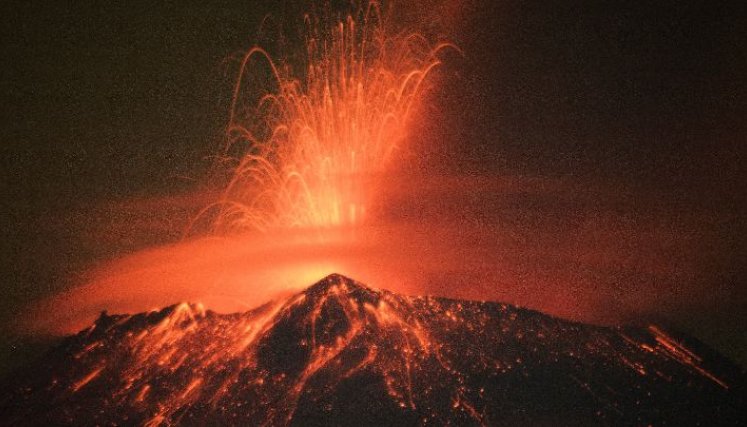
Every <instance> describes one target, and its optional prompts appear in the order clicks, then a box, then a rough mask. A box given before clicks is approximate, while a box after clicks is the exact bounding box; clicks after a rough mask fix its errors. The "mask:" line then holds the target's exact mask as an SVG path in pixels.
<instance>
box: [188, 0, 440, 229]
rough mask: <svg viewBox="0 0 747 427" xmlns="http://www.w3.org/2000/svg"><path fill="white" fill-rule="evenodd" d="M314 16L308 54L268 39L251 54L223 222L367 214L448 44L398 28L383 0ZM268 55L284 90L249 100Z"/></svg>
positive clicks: (309, 220) (278, 223) (237, 113)
mask: <svg viewBox="0 0 747 427" xmlns="http://www.w3.org/2000/svg"><path fill="white" fill-rule="evenodd" d="M312 19H313V18H307V25H308V26H309V28H308V30H307V34H306V36H305V39H306V40H305V41H306V46H305V47H306V56H305V59H304V62H303V64H301V65H299V64H294V65H295V66H294V65H292V64H290V61H288V60H282V59H281V60H274V59H273V58H272V57H271V56H270V55H269V54H268V53H267V51H266V50H264V49H263V48H260V47H256V48H253V49H251V50H250V51H249V52H248V53H247V54H246V55H245V56H244V58H243V61H242V63H241V69H240V73H241V74H240V78H239V79H238V81H237V83H236V87H235V89H234V93H233V102H232V110H231V117H230V122H229V128H228V144H227V147H226V150H225V153H224V157H223V158H222V160H223V161H224V162H226V163H227V164H230V165H231V167H232V174H233V177H232V178H231V179H230V182H229V183H228V185H227V188H226V189H225V192H224V194H223V197H222V198H221V200H220V201H219V202H217V203H216V204H215V205H212V206H210V207H208V208H207V209H206V210H205V212H203V214H207V213H208V212H213V211H214V210H215V209H217V210H218V213H217V218H216V220H215V227H216V228H217V229H218V230H222V231H226V230H237V229H239V230H241V229H252V230H262V231H265V230H268V229H273V228H278V227H280V228H285V227H329V226H337V225H350V224H359V223H361V222H362V221H363V220H364V218H365V217H366V216H367V215H368V214H369V212H370V210H371V206H372V204H374V203H375V202H376V199H377V198H378V196H379V195H380V194H379V193H380V192H381V191H382V188H381V183H380V182H379V180H378V179H377V178H378V177H380V176H381V175H382V174H385V173H386V172H387V170H388V169H389V168H390V167H391V166H392V163H393V161H394V159H395V158H396V157H397V156H398V155H399V154H400V153H401V152H402V149H403V148H404V145H406V143H407V133H408V122H409V121H410V119H411V118H412V115H413V111H414V110H416V108H417V105H418V102H419V101H420V99H421V95H422V93H423V83H424V81H425V79H426V78H427V76H428V75H429V73H430V72H431V71H432V70H433V69H434V67H436V66H437V65H439V63H440V62H439V60H438V59H437V56H436V55H437V54H438V52H439V51H440V50H441V49H443V48H444V47H446V46H447V44H439V45H435V46H434V45H432V44H431V43H429V42H428V41H427V40H426V39H425V38H424V37H422V36H420V35H418V34H390V31H389V30H388V28H387V27H386V25H385V23H384V22H383V18H382V13H381V11H380V9H379V7H378V4H377V3H375V2H371V3H369V4H368V5H367V6H365V7H361V8H360V9H359V10H358V12H357V13H356V14H355V16H352V15H350V16H348V17H347V18H346V19H345V20H344V21H341V22H338V23H336V24H335V25H333V26H332V27H331V28H324V26H323V25H318V24H312V23H311V20H312ZM320 27H321V28H320ZM262 61H264V62H266V64H268V65H269V69H270V73H271V76H272V81H273V86H274V90H271V91H268V92H267V93H266V94H264V95H263V96H260V98H259V102H258V103H257V104H256V106H255V107H253V108H248V107H247V105H246V102H245V100H246V97H247V94H246V93H245V92H246V91H245V88H244V81H245V79H246V78H247V74H249V73H252V72H254V71H255V70H257V69H259V67H258V66H257V65H258V63H259V62H262ZM237 151H238V152H239V155H238V156H232V155H231V153H234V152H237Z"/></svg>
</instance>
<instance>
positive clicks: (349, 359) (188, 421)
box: [0, 274, 744, 426]
mask: <svg viewBox="0 0 747 427" xmlns="http://www.w3.org/2000/svg"><path fill="white" fill-rule="evenodd" d="M2 393H3V394H1V395H0V414H2V416H0V424H8V425H72V424H75V425H149V426H155V425H171V424H175V423H176V424H184V425H216V424H217V425H376V426H381V425H426V424H427V425H449V424H450V425H527V424H531V425H538V424H540V425H544V424H549V425H559V424H560V425H579V424H581V425H584V424H593V425H599V424H625V425H641V424H643V425H645V424H663V423H667V424H668V423H671V424H673V425H681V424H697V423H701V424H707V425H714V424H724V425H731V424H737V423H738V422H739V420H740V419H739V418H738V414H739V413H740V410H739V408H740V407H741V406H743V404H744V398H743V374H742V373H741V372H740V371H739V369H738V368H736V367H735V366H734V365H732V364H730V363H729V362H728V361H726V360H725V359H723V358H721V357H720V356H718V355H717V354H715V353H714V352H712V351H710V350H709V349H708V348H706V347H705V346H703V345H702V344H700V343H698V342H697V341H695V340H693V339H691V338H686V337H682V336H674V335H673V334H672V333H671V332H668V331H665V330H664V329H663V328H661V327H657V326H654V325H652V326H649V327H645V328H632V327H631V328H628V327H625V328H623V327H616V328H611V327H598V326H591V325H584V324H580V323H574V322H569V321H565V320H560V319H557V318H553V317H551V316H547V315H544V314H542V313H539V312H536V311H531V310H526V309H522V308H517V307H514V306H510V305H505V304H499V303H492V302H473V301H459V300H451V299H444V298H433V297H409V296H403V295H398V294H394V293H391V292H388V291H383V290H375V289H372V288H369V287H366V286H364V285H362V284H360V283H358V282H356V281H354V280H351V279H349V278H346V277H344V276H341V275H336V274H335V275H330V276H328V277H326V278H324V279H323V280H321V281H319V282H318V283H316V284H315V285H313V286H311V287H309V288H308V289H306V290H305V291H303V292H301V293H299V294H297V295H295V296H292V297H290V298H288V299H285V300H282V301H276V302H272V303H269V304H266V305H264V306H262V307H260V308H257V309H255V310H252V311H249V312H246V313H236V314H217V313H214V312H212V311H209V310H205V309H204V308H203V307H202V306H201V305H199V304H186V303H182V304H178V305H173V306H170V307H167V308H164V309H162V310H160V311H151V312H147V313H140V314H135V315H108V314H106V313H102V315H101V316H100V317H99V319H98V320H96V322H95V323H94V324H93V325H92V326H91V327H89V328H88V329H85V330H83V331H81V332H80V333H78V334H77V335H74V336H71V337H69V338H67V339H66V340H65V341H64V342H63V343H62V344H60V345H59V346H58V347H56V348H54V349H52V350H51V351H50V352H49V353H48V354H46V356H44V357H43V358H42V359H41V360H40V361H39V362H37V363H35V364H33V365H32V366H29V367H27V369H26V370H23V371H20V372H17V373H16V375H15V376H13V377H11V378H10V379H9V384H8V385H7V386H6V387H5V388H4V389H3V392H2Z"/></svg>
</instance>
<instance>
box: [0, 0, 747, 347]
mask: <svg viewBox="0 0 747 427" xmlns="http://www.w3.org/2000/svg"><path fill="white" fill-rule="evenodd" d="M193 3H195V4H199V3H198V2H193ZM276 3H277V2H273V1H266V2H250V1H246V2H241V1H233V2H216V3H215V4H214V5H212V6H203V5H200V6H196V5H186V3H185V2H169V1H164V2H142V4H139V5H132V4H129V5H125V4H124V3H122V4H112V3H109V2H72V1H71V2H55V3H52V2H41V1H37V2H34V1H32V2H3V5H2V6H0V16H2V17H3V18H2V21H1V22H0V49H1V50H0V52H1V54H2V56H0V57H1V58H2V65H0V99H1V102H2V111H3V114H2V115H1V116H0V144H1V145H0V194H1V195H2V209H1V210H0V214H1V215H2V216H1V217H0V224H1V225H2V232H1V234H0V250H1V251H2V252H1V254H2V260H1V261H0V267H2V268H1V269H0V272H1V273H0V274H1V277H0V285H1V286H2V299H3V302H2V303H1V304H0V308H2V310H3V312H5V313H6V314H5V316H14V315H15V314H14V313H15V311H17V310H18V309H19V307H21V306H22V304H24V303H26V302H28V301H30V300H32V299H34V298H37V297H38V296H39V295H45V294H48V293H50V292H52V291H53V290H55V289H59V288H61V287H64V286H65V283H67V282H68V281H69V277H68V276H69V275H70V274H72V273H75V272H76V271H78V270H79V269H80V268H82V266H83V265H86V263H87V262H90V259H89V258H95V257H102V256H104V257H105V256H106V254H104V255H101V253H100V252H102V251H103V252H105V253H107V251H108V250H107V249H98V252H97V251H93V252H95V254H91V253H88V252H86V251H85V250H83V249H81V248H79V247H78V246H76V243H75V242H76V238H77V237H76V236H79V235H80V234H85V232H86V230H87V226H88V225H89V224H90V223H91V222H92V221H94V219H92V218H89V217H87V216H86V215H85V212H86V209H87V208H86V206H96V205H100V204H102V203H106V202H112V201H117V200H128V199H131V198H135V197H146V196H173V195H177V194H182V193H184V192H188V191H189V190H191V189H194V188H195V187H196V186H197V185H199V184H198V183H199V182H200V180H201V179H202V178H204V173H205V171H206V168H207V166H208V165H209V162H206V161H205V156H207V155H209V154H210V153H212V152H214V151H215V148H216V147H217V146H218V144H219V142H220V135H221V130H222V127H223V126H224V125H225V120H226V117H227V106H228V96H229V90H230V87H231V83H232V81H233V79H234V74H232V73H234V72H235V69H234V68H232V64H235V61H233V62H232V59H233V58H235V55H237V54H240V53H241V52H242V51H244V50H245V49H247V48H248V47H251V46H252V45H253V44H254V43H255V41H256V34H257V28H258V26H259V23H260V21H261V19H262V18H263V17H264V16H265V15H266V14H267V13H278V11H276V10H273V7H274V5H275V4H276ZM432 3H433V2H432ZM435 3H439V2H435ZM644 3H645V4H644ZM737 3H738V2H733V4H730V3H727V2H723V3H721V2H713V1H705V0H703V1H691V0H685V1H657V2H607V1H593V2H583V1H562V2H525V1H510V0H507V1H487V0H485V1H483V0H480V1H473V2H467V3H465V4H463V5H458V6H457V7H456V8H453V10H458V11H459V13H458V14H455V15H454V16H447V17H444V16H437V14H435V13H434V16H430V17H428V18H426V19H425V20H427V21H429V22H431V23H433V22H436V21H439V22H440V23H445V24H447V25H446V26H445V27H444V28H445V30H444V33H445V35H447V36H448V37H449V38H451V39H452V40H454V41H455V42H456V43H457V44H458V45H459V46H460V48H462V49H463V51H464V53H465V56H464V58H463V59H460V58H452V59H451V61H450V62H449V64H448V67H447V71H446V73H445V76H446V77H445V78H443V79H442V81H441V82H440V83H439V85H440V86H439V90H438V92H437V93H436V94H435V98H434V100H435V105H436V106H437V110H438V111H439V113H437V115H438V118H439V120H434V121H433V124H432V125H427V126H426V127H428V128H429V129H430V133H428V134H429V135H431V137H432V138H433V139H438V140H439V141H441V142H443V144H441V145H440V146H441V147H442V148H441V149H439V150H434V151H435V152H434V153H432V155H433V157H434V158H436V159H438V158H440V157H444V158H446V157H448V158H449V166H447V167H444V169H448V170H449V171H450V172H452V173H461V174H464V173H466V174H471V175H479V174H487V175H490V174H498V173H500V174H508V175H520V176H532V177H550V178H558V179H572V180H575V181H574V182H576V184H574V188H581V190H580V191H583V188H586V187H585V186H586V185H587V184H588V188H595V189H598V188H603V189H604V194H606V196H605V197H606V203H607V204H608V205H609V204H610V200H612V201H614V202H615V203H613V205H614V206H616V207H615V208H613V209H618V210H619V211H620V214H621V215H623V216H625V215H632V216H636V215H638V214H640V212H642V211H647V210H648V211H651V212H654V215H665V216H668V217H673V218H676V217H677V216H679V215H687V214H689V213H692V212H697V213H698V214H699V215H702V216H706V217H708V218H710V220H708V221H705V224H706V225H704V226H702V227H706V228H707V230H706V231H707V234H708V236H709V242H716V243H715V244H714V245H715V246H717V247H715V248H712V250H711V252H709V254H708V256H709V257H717V258H719V260H720V262H719V263H718V264H717V266H716V267H709V268H712V269H715V273H714V274H713V275H711V276H709V277H719V278H720V279H719V280H721V281H723V282H724V283H726V285H722V284H714V283H704V284H703V286H714V292H722V291H719V290H718V289H722V288H723V289H726V291H723V294H722V295H723V305H716V306H713V307H711V308H712V311H711V312H708V313H701V314H700V315H696V316H695V317H696V318H697V319H696V320H695V321H693V322H692V323H699V324H701V325H706V326H701V327H700V329H698V327H695V326H693V329H694V330H696V331H697V332H700V333H701V336H702V335H703V334H705V335H707V336H708V338H709V339H710V342H713V343H715V345H717V346H720V348H725V349H726V351H728V352H729V354H731V355H733V356H734V357H738V358H741V360H742V361H744V360H745V356H744V354H745V345H747V344H746V343H745V341H744V337H743V335H744V333H743V332H744V331H743V327H738V328H736V329H735V328H734V326H733V325H732V326H731V329H730V330H729V331H727V332H724V333H723V334H722V333H721V332H720V331H721V329H722V328H723V327H724V326H723V325H725V324H727V323H729V318H734V319H737V320H738V322H737V323H738V324H741V325H743V324H744V320H745V313H744V301H745V299H744V294H745V293H744V290H743V289H744V285H745V284H746V282H747V271H745V265H747V262H746V261H747V259H746V257H745V253H746V252H747V250H746V246H747V245H746V244H745V238H744V237H742V236H747V225H746V221H745V208H746V207H747V200H746V196H745V191H744V189H745V183H747V174H746V173H745V168H744V161H745V157H746V156H747V148H746V147H745V134H746V133H745V131H747V125H746V124H745V123H747V120H745V119H746V118H747V117H745V115H746V114H747V105H746V104H745V87H747V83H746V82H745V79H746V78H747V67H746V66H745V65H746V64H747V41H746V40H745V37H744V35H743V34H742V33H740V31H739V30H740V29H743V27H744V23H745V22H747V20H746V19H745V17H746V16H745V13H744V10H743V7H741V6H739V5H737ZM423 9H424V10H431V11H432V10H441V9H438V8H431V7H424V8H423ZM444 21H446V22H444ZM434 135H435V136H434ZM578 183H581V185H579V184H578ZM615 195H619V198H618V199H616V198H615ZM586 198H587V199H588V198H593V196H590V195H587V196H586ZM558 209H561V210H562V209H565V208H562V207H561V208H558ZM114 215H116V213H114ZM154 215H156V216H157V214H154ZM714 218H715V219H714ZM50 223H51V224H52V225H50ZM699 231H703V230H699ZM133 245H135V246H136V245H137V244H135V243H133ZM124 246H127V245H126V244H124ZM109 251H111V252H112V253H114V252H116V250H115V249H110V250H109ZM109 255H111V254H109ZM87 257H88V258H87ZM720 295H721V294H720ZM688 316H689V314H682V315H681V317H683V318H684V317H688ZM714 318H717V319H716V320H712V319H714ZM709 319H711V320H709ZM681 323H682V322H681ZM684 323H687V322H684ZM732 323H733V322H732ZM703 331H705V332H703ZM735 340H736V341H735ZM3 351H7V350H3Z"/></svg>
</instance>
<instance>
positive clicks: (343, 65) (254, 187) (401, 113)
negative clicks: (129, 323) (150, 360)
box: [35, 1, 455, 332]
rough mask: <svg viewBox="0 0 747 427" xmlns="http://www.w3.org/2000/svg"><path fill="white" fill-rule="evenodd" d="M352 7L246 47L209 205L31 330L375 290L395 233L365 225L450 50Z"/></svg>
mask: <svg viewBox="0 0 747 427" xmlns="http://www.w3.org/2000/svg"><path fill="white" fill-rule="evenodd" d="M353 9H354V11H353V12H352V13H350V14H347V15H345V17H344V18H335V17H334V14H333V13H331V11H329V10H328V11H326V13H325V14H306V15H304V19H303V24H302V27H303V30H302V31H301V32H300V33H301V34H302V36H301V37H300V39H301V40H300V41H301V42H300V43H299V44H296V45H295V46H296V47H297V46H302V49H301V53H300V54H299V53H296V52H294V51H293V50H291V51H289V52H285V51H281V54H280V55H275V56H274V55H272V54H271V53H270V52H271V51H272V49H270V48H269V47H263V46H255V47H253V48H252V49H250V50H248V51H247V52H246V53H245V54H244V55H243V56H242V59H241V61H240V64H239V69H238V76H237V79H236V82H235V84H234V86H233V91H232V96H231V100H230V112H229V118H228V126H227V131H226V139H225V144H224V146H223V147H222V149H221V151H220V153H219V154H218V155H217V156H216V167H215V171H216V174H215V176H218V179H217V180H218V181H220V182H221V184H219V185H220V188H222V190H221V191H220V192H219V194H220V195H219V197H217V198H216V200H214V201H213V202H212V203H208V204H207V206H205V207H204V209H202V210H201V211H199V213H198V214H197V215H195V218H194V220H193V221H192V222H191V223H190V224H189V226H188V227H187V237H186V238H185V239H184V240H183V241H182V242H180V243H175V244H171V245H167V246H162V247H155V248H154V247H151V248H145V249H144V250H141V251H139V252H137V253H133V254H130V255H127V256H125V257H123V258H120V259H116V260H114V261H110V262H108V263H104V264H102V265H98V266H95V268H93V269H92V270H91V271H89V272H88V273H87V277H86V278H85V282H84V283H83V284H82V285H81V286H78V287H76V288H73V289H71V290H69V291H67V292H64V293H63V294H60V295H57V296H55V297H53V298H51V300H49V301H44V302H42V303H41V309H39V310H37V312H38V313H39V315H38V316H35V318H36V319H37V323H42V324H44V325H42V326H41V329H46V330H49V329H50V328H51V329H52V330H54V331H56V332H72V331H74V330H76V329H77V328H80V327H82V326H84V325H85V324H87V323H89V322H90V321H91V320H93V318H95V316H96V315H97V314H98V313H99V312H100V311H101V310H111V311H117V312H121V311H142V310H147V309H152V308H153V307H159V306H165V305H168V304H171V303H173V302H175V301H191V302H202V303H205V304H206V305H207V306H208V307H209V308H211V309H214V310H219V311H232V310H244V309H246V308H247V307H253V306H257V305H260V304H262V303H264V302H266V301H267V300H268V299H271V298H273V297H275V296H277V295H278V294H279V293H282V292H285V291H288V290H295V289H298V288H300V287H303V286H307V285H308V284H309V283H312V282H313V281H314V280H317V279H318V278H320V277H323V276H325V275H327V274H330V273H335V272H343V273H346V274H350V275H353V276H355V277H359V278H361V279H364V280H370V281H372V282H374V283H382V282H383V281H384V280H385V278H384V274H386V273H382V272H381V271H380V270H381V269H380V268H379V267H380V264H381V263H383V262H388V261H389V258H390V256H386V257H384V258H381V257H377V256H374V260H372V258H371V254H372V253H381V252H382V250H381V249H382V246H383V247H389V248H391V247H396V246H397V245H396V243H394V242H396V241H397V240H399V234H398V231H397V230H398V229H396V228H391V229H386V230H384V229H382V228H381V227H388V224H386V220H384V221H383V222H382V223H380V224H377V223H376V221H375V218H376V217H377V215H378V214H380V213H382V212H383V210H384V208H385V207H386V204H387V194H388V193H392V192H396V191H398V188H396V184H395V185H394V186H393V185H392V183H393V182H395V183H396V181H397V179H396V178H394V177H395V176H396V174H397V173H398V172H397V169H398V166H400V165H401V163H402V161H404V159H406V158H407V157H408V153H412V150H411V147H412V144H411V143H412V138H411V137H412V135H411V128H412V124H413V123H414V122H415V121H416V120H417V119H418V118H419V114H420V113H421V107H422V106H423V104H424V100H425V94H426V93H427V88H428V87H429V83H430V78H429V77H430V76H431V75H432V74H433V72H434V70H435V69H437V68H438V66H439V65H440V64H441V61H440V59H439V54H440V53H441V52H442V51H444V50H445V49H449V48H454V49H455V47H454V46H453V45H451V44H449V43H445V42H441V43H434V42H432V41H430V40H429V39H428V37H426V36H424V35H422V34H419V33H417V32H412V31H401V30H396V29H395V27H394V26H393V25H390V24H389V21H388V20H387V17H388V16H390V12H391V9H387V10H384V9H383V8H382V6H381V5H380V4H379V3H378V2H376V1H364V2H362V3H360V4H357V6H354V7H353ZM291 47H293V44H291ZM276 56H277V57H276ZM258 81H261V82H262V83H263V84H259V85H258V84H257V82H258ZM392 230H395V231H394V233H395V234H398V235H397V236H394V235H392ZM385 252H386V251H385ZM400 255H401V254H399V253H397V254H396V255H395V258H404V257H403V256H400ZM395 268H396V267H395ZM372 272H375V274H372ZM156 283H157V284H158V285H157V286H153V284H156ZM60 306H63V307H66V309H65V310H58V308H59V307H60ZM50 313H57V314H50ZM53 318H54V319H53ZM39 319H41V321H39Z"/></svg>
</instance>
